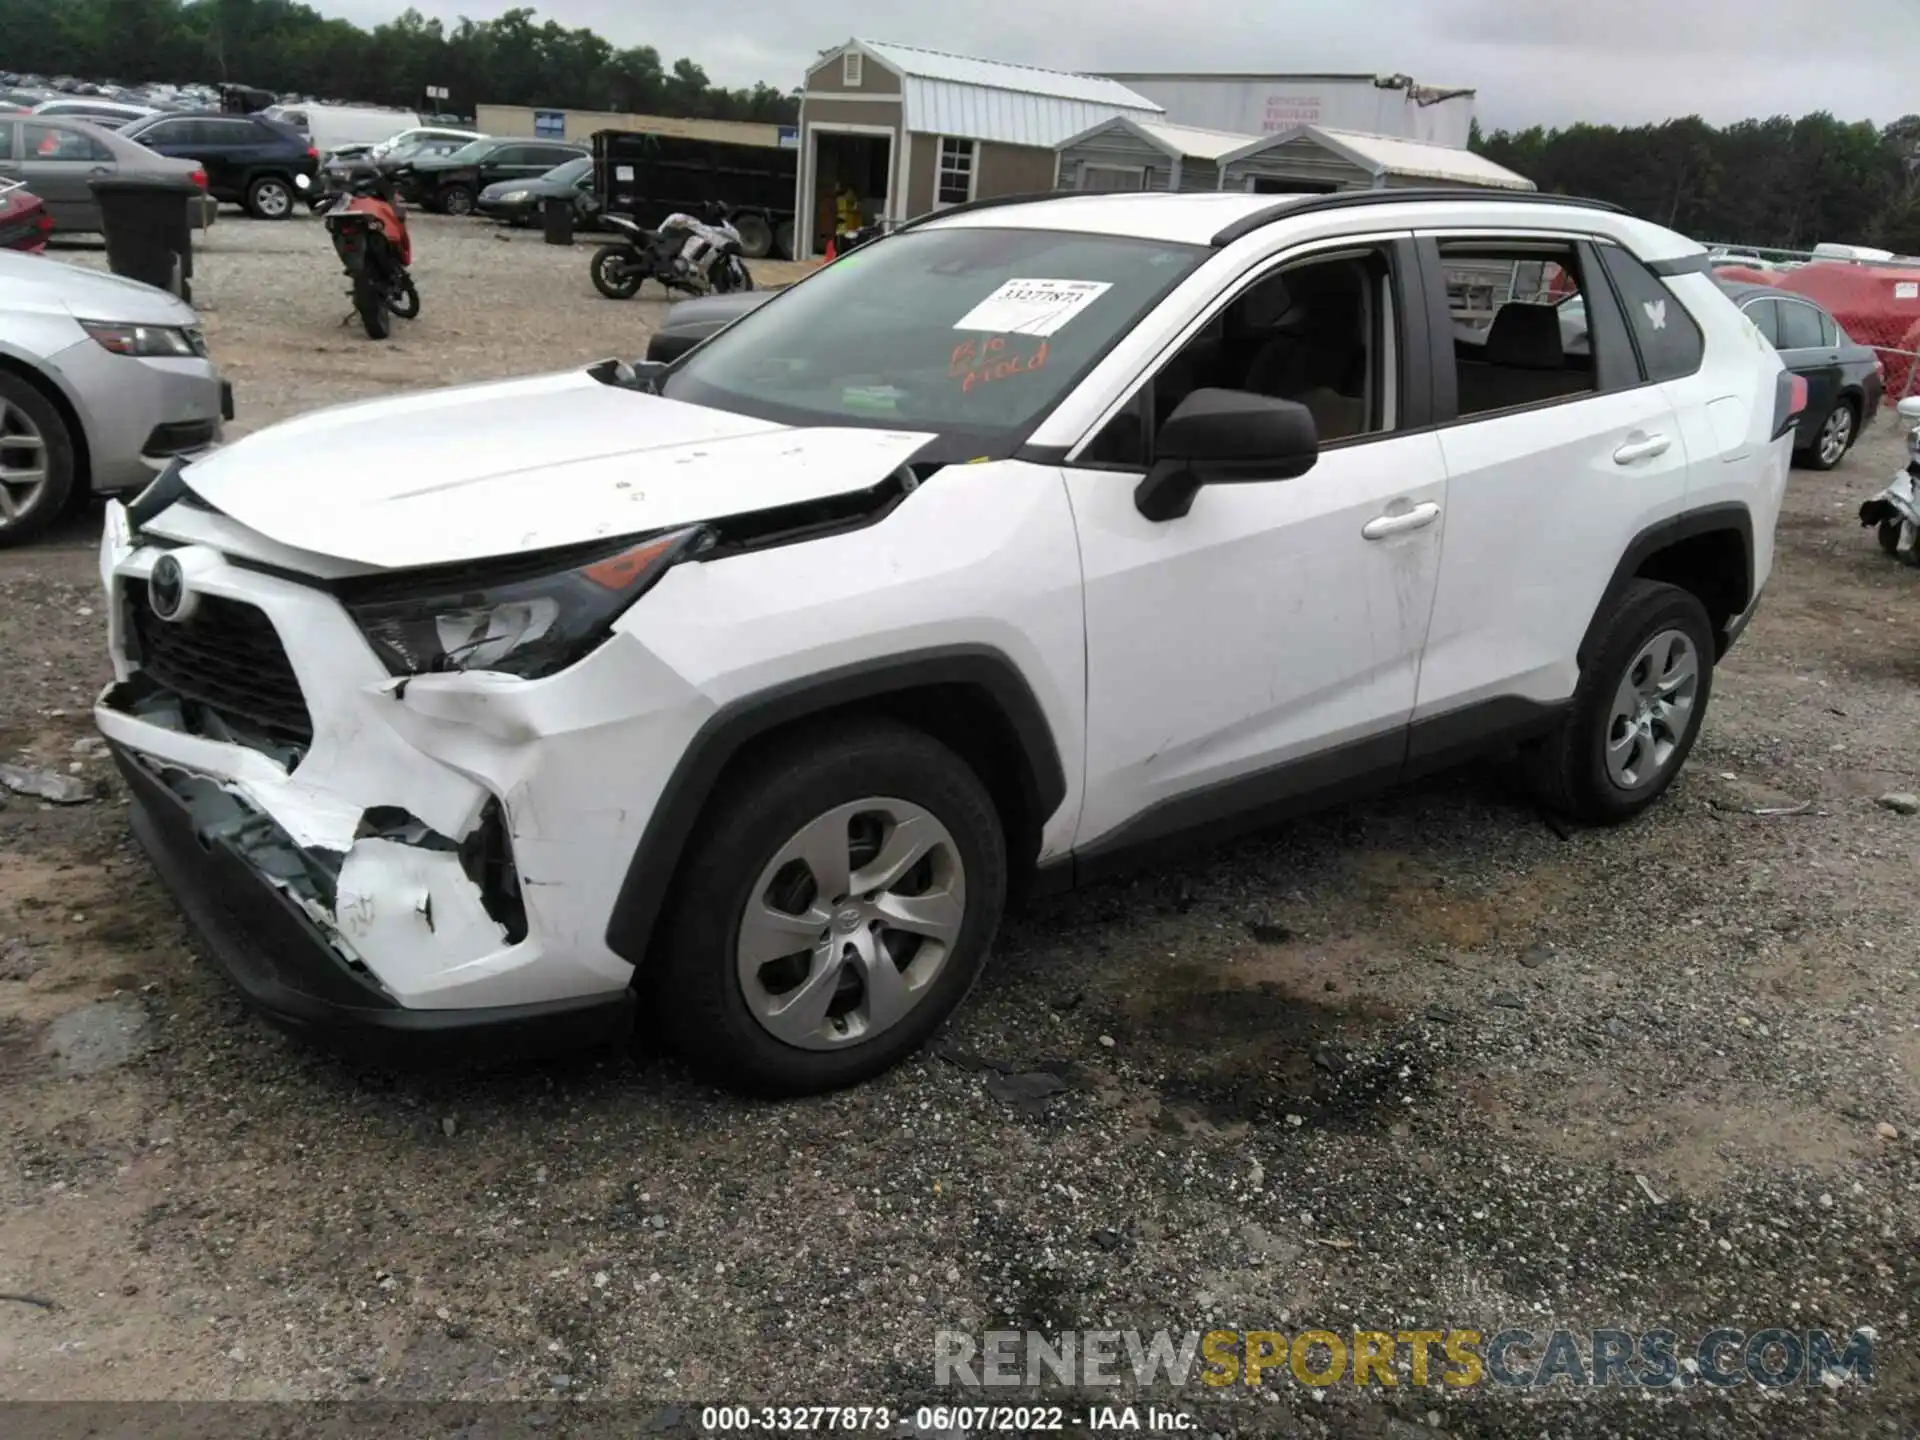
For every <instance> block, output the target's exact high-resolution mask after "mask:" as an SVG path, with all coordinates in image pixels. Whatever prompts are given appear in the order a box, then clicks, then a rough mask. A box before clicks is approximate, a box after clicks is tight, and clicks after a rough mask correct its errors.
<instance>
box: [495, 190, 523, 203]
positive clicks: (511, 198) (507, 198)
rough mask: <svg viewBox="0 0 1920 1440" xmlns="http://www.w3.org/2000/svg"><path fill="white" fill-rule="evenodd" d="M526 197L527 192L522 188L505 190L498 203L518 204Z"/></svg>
mask: <svg viewBox="0 0 1920 1440" xmlns="http://www.w3.org/2000/svg"><path fill="white" fill-rule="evenodd" d="M526 198H527V192H526V191H524V190H509V191H507V193H506V194H504V195H502V196H501V197H500V203H501V204H502V205H518V204H519V203H520V202H521V201H522V200H524V199H526Z"/></svg>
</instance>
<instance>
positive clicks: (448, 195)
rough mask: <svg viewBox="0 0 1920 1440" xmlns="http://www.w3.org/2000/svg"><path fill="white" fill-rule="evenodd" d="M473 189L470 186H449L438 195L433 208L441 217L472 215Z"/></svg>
mask: <svg viewBox="0 0 1920 1440" xmlns="http://www.w3.org/2000/svg"><path fill="white" fill-rule="evenodd" d="M473 203H474V196H473V187H472V186H471V185H449V186H447V188H446V189H444V190H442V191H441V192H440V195H439V200H438V204H437V205H436V206H435V208H436V209H438V210H439V211H440V212H441V213H442V214H443V215H471V214H473Z"/></svg>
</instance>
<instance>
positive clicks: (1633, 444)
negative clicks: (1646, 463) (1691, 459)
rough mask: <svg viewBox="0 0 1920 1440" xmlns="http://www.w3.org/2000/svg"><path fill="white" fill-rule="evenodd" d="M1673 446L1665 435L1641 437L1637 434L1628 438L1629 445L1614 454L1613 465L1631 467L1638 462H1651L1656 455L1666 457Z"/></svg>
mask: <svg viewBox="0 0 1920 1440" xmlns="http://www.w3.org/2000/svg"><path fill="white" fill-rule="evenodd" d="M1672 445H1673V441H1672V440H1670V439H1668V438H1667V437H1666V436H1665V435H1641V434H1638V433H1637V432H1636V433H1635V434H1633V435H1630V436H1628V437H1627V443H1626V444H1624V445H1622V446H1621V447H1620V448H1619V449H1618V450H1616V451H1614V452H1613V463H1614V464H1616V465H1631V464H1633V462H1634V461H1636V460H1651V459H1653V458H1654V456H1656V455H1664V454H1666V453H1667V451H1668V449H1670V448H1671V447H1672Z"/></svg>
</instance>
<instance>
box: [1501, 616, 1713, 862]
mask: <svg viewBox="0 0 1920 1440" xmlns="http://www.w3.org/2000/svg"><path fill="white" fill-rule="evenodd" d="M1663 645H1664V647H1665V648H1664V649H1663V648H1662V646H1663ZM1713 660H1714V639H1713V623H1712V621H1711V620H1709V619H1708V617H1707V611H1706V607H1705V606H1703V605H1702V604H1701V603H1700V601H1699V599H1698V597H1696V596H1695V595H1693V594H1692V593H1690V592H1689V591H1686V590H1682V589H1681V588H1680V587H1679V586H1677V585H1664V584H1659V583H1657V582H1655V581H1652V580H1634V581H1632V582H1631V583H1630V584H1629V585H1628V586H1627V590H1626V593H1625V594H1624V595H1622V596H1621V597H1620V600H1619V603H1618V604H1616V605H1615V606H1614V608H1613V613H1612V614H1611V615H1610V616H1609V617H1608V619H1607V621H1606V623H1605V625H1604V626H1603V628H1602V629H1601V632H1600V635H1599V638H1598V641H1597V642H1596V644H1595V645H1594V649H1593V655H1592V658H1591V659H1590V660H1589V661H1588V662H1587V664H1586V665H1585V666H1584V667H1583V668H1582V670H1581V672H1580V683H1579V685H1578V686H1577V687H1576V688H1575V689H1574V692H1573V701H1572V704H1571V705H1570V707H1569V709H1568V711H1567V715H1566V718H1565V719H1564V720H1563V721H1561V723H1560V726H1559V728H1558V729H1557V730H1556V731H1554V733H1553V734H1551V735H1549V736H1547V737H1546V738H1545V739H1542V740H1540V741H1538V742H1537V743H1536V744H1534V745H1533V746H1531V747H1529V748H1528V750H1527V751H1526V752H1525V753H1524V756H1523V759H1524V761H1525V764H1526V767H1527V778H1528V780H1529V781H1530V782H1531V785H1532V788H1533V790H1534V792H1535V794H1536V795H1537V796H1538V798H1539V800H1540V802H1541V803H1542V804H1543V805H1545V806H1547V807H1548V808H1549V809H1551V810H1554V811H1557V812H1559V813H1560V814H1563V815H1567V816H1570V817H1572V818H1573V819H1576V820H1581V821H1584V822H1586V823H1588V824H1592V825H1617V824H1619V823H1620V822H1622V821H1624V820H1631V819H1632V818H1633V817H1634V816H1636V815H1638V814H1639V813H1640V812H1641V811H1642V810H1645V809H1646V808H1647V807H1648V806H1649V805H1651V804H1653V802H1654V801H1655V800H1657V799H1659V798H1660V796H1661V795H1662V794H1664V793H1665V792H1666V789H1667V787H1668V786H1669V785H1671V784H1672V783H1673V779H1674V777H1675V776H1676V775H1678V774H1679V773H1680V769H1681V767H1682V766H1683V765H1685V764H1686V761H1687V756H1688V755H1689V754H1690V753H1691V752H1692V750H1693V743H1694V741H1695V740H1696V739H1697V738H1698V737H1699V734H1700V726H1701V723H1702V722H1703V721H1704V720H1705V718H1706V713H1707V702H1708V700H1709V699H1710V698H1711V696H1712V693H1713ZM1669 661H1670V662H1671V664H1669V663H1668V662H1669ZM1683 671H1685V672H1686V673H1685V674H1684V675H1683V673H1682V672H1683ZM1636 695H1637V697H1638V699H1637V700H1636ZM1682 700H1684V711H1682V710H1681V702H1682Z"/></svg>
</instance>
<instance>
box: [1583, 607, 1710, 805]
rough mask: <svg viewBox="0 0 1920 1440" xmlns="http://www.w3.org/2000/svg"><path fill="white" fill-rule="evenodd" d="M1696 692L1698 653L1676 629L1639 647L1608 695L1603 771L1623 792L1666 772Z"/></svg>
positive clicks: (1664, 632)
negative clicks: (1609, 711)
mask: <svg viewBox="0 0 1920 1440" xmlns="http://www.w3.org/2000/svg"><path fill="white" fill-rule="evenodd" d="M1699 695H1700V655H1699V652H1698V651H1697V650H1695V649H1694V645H1693V641H1692V640H1691V639H1689V638H1688V636H1687V635H1686V633H1685V632H1684V631H1681V630H1662V631H1660V632H1659V633H1658V634H1657V635H1655V636H1654V637H1653V638H1652V639H1651V640H1649V641H1647V643H1646V644H1644V645H1642V646H1641V647H1640V652H1639V654H1637V655H1635V656H1634V657H1633V663H1632V664H1631V665H1629V666H1627V672H1626V674H1624V675H1622V676H1621V677H1620V687H1619V689H1617V690H1615V691H1614V694H1613V713H1612V715H1611V717H1610V718H1609V719H1608V721H1607V742H1606V745H1607V775H1608V778H1610V779H1611V780H1612V781H1613V783H1614V784H1615V785H1618V786H1619V787H1620V788H1621V789H1622V790H1638V789H1640V788H1642V787H1643V786H1646V785H1651V784H1652V783H1653V782H1654V781H1655V780H1657V779H1659V778H1660V776H1661V775H1663V774H1665V773H1666V769H1667V766H1668V765H1669V764H1671V763H1672V761H1673V756H1674V752H1675V751H1677V750H1678V749H1679V748H1680V742H1681V741H1682V740H1683V739H1684V738H1685V737H1686V733H1687V726H1688V725H1689V724H1690V723H1691V722H1692V719H1693V707H1694V702H1695V701H1696V700H1697V699H1698V698H1699Z"/></svg>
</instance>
